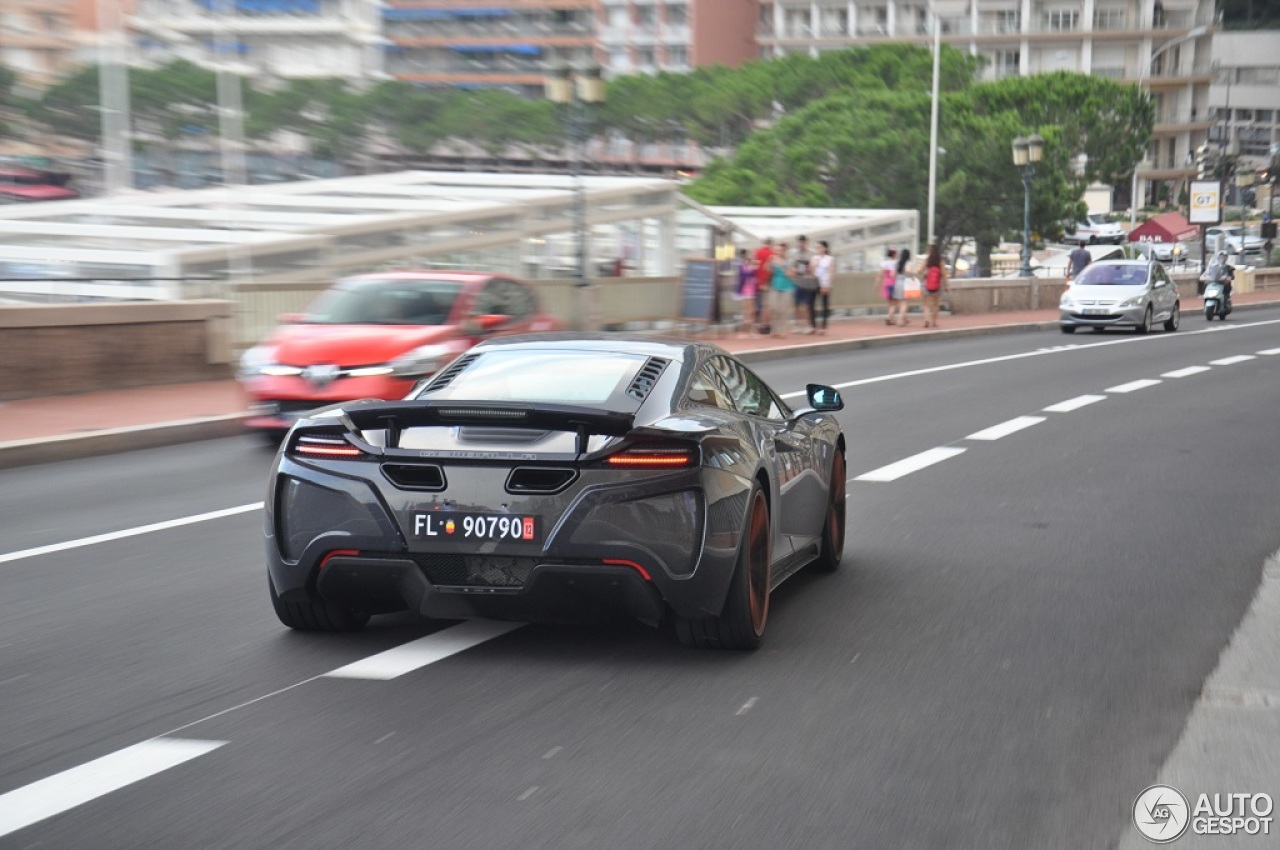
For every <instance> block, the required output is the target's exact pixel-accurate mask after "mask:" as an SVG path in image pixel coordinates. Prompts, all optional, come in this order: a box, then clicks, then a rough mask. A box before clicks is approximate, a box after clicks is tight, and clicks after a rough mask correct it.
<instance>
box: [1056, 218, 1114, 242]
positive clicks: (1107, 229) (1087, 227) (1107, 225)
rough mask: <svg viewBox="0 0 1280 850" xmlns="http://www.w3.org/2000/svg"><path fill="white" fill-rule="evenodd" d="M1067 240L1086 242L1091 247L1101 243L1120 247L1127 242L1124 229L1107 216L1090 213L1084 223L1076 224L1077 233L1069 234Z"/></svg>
mask: <svg viewBox="0 0 1280 850" xmlns="http://www.w3.org/2000/svg"><path fill="white" fill-rule="evenodd" d="M1066 238H1067V241H1069V242H1084V243H1086V244H1089V245H1096V244H1098V243H1099V242H1108V243H1110V244H1112V245H1119V244H1120V243H1121V242H1123V241H1124V240H1125V232H1124V228H1123V227H1121V226H1120V225H1119V224H1118V223H1116V222H1114V221H1111V220H1110V219H1109V218H1107V217H1106V216H1105V215H1103V214H1101V213H1090V214H1089V215H1088V216H1087V217H1086V218H1085V220H1084V221H1082V222H1079V223H1077V224H1076V229H1075V232H1074V233H1068V234H1067V236H1066Z"/></svg>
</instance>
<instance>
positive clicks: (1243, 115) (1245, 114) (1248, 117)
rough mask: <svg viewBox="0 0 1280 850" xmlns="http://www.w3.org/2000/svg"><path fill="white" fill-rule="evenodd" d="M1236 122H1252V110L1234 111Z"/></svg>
mask: <svg viewBox="0 0 1280 850" xmlns="http://www.w3.org/2000/svg"><path fill="white" fill-rule="evenodd" d="M1236 120H1237V121H1252V120H1253V110H1252V109H1237V110H1236Z"/></svg>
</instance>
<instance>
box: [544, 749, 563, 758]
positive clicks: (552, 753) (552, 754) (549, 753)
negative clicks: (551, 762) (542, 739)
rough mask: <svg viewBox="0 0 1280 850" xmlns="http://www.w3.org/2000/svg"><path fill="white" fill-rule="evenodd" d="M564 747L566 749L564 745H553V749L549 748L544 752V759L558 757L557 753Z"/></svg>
mask: <svg viewBox="0 0 1280 850" xmlns="http://www.w3.org/2000/svg"><path fill="white" fill-rule="evenodd" d="M563 749H564V747H552V748H551V749H549V750H547V751H546V752H545V753H543V754H542V757H543V758H544V759H553V758H555V757H556V755H557V754H558V753H559V752H560V751H561V750H563Z"/></svg>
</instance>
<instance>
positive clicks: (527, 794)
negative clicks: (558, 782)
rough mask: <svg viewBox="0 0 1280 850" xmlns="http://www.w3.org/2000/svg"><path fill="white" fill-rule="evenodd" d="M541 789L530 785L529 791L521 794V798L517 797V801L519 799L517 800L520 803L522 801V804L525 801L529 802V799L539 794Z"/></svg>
mask: <svg viewBox="0 0 1280 850" xmlns="http://www.w3.org/2000/svg"><path fill="white" fill-rule="evenodd" d="M540 787H541V786H538V785H530V786H529V788H528V789H527V790H526V791H525V792H524V793H523V794H521V795H520V796H519V797H516V799H517V800H519V801H521V802H524V801H525V800H527V799H529V798H530V797H532V796H533V795H534V794H537V793H538V789H539V788H540Z"/></svg>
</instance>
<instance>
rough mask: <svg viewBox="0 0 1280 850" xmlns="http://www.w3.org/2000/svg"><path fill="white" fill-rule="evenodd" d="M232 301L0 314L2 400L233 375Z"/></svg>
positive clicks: (18, 309)
mask: <svg viewBox="0 0 1280 850" xmlns="http://www.w3.org/2000/svg"><path fill="white" fill-rule="evenodd" d="M232 308H233V304H232V302H230V301H176V302H162V303H127V304H54V305H39V306H36V305H30V306H28V305H19V306H7V307H5V308H3V309H0V362H3V363H4V364H5V368H4V369H3V370H0V400H8V399H17V398H30V397H33V396H43V395H65V394H68V393H77V392H86V391H92V390H100V389H104V388H110V389H118V388H122V387H136V386H146V385H149V384H172V383H183V382H187V381H203V380H215V379H221V378H228V377H230V376H231V374H232V365H231V361H232V357H231V316H232Z"/></svg>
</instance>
